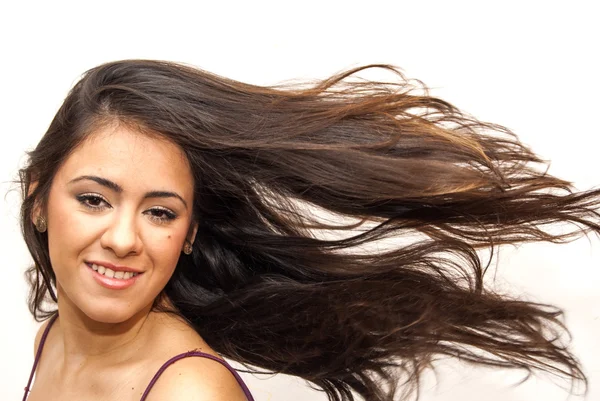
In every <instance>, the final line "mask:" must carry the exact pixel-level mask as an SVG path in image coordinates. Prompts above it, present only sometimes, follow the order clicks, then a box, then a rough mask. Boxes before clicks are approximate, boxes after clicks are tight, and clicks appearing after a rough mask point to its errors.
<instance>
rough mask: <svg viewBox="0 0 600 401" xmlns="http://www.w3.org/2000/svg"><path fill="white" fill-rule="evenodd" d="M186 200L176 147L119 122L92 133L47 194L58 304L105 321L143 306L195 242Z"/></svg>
mask: <svg viewBox="0 0 600 401" xmlns="http://www.w3.org/2000/svg"><path fill="white" fill-rule="evenodd" d="M192 202H193V176H192V172H191V170H190V166H189V164H188V162H187V159H186V158H185V155H184V154H183V152H182V151H181V150H180V149H179V148H178V147H177V146H176V145H174V144H172V143H170V142H167V141H165V140H160V139H157V138H154V137H150V136H146V135H143V134H140V133H137V132H134V131H131V130H129V129H127V128H125V127H124V126H119V127H107V128H105V129H100V130H98V131H97V132H95V133H94V134H92V135H91V136H90V137H89V138H88V139H87V140H86V141H85V142H84V143H83V144H81V145H80V146H79V147H77V148H76V149H75V150H74V152H73V153H72V154H71V155H70V156H69V157H68V159H67V160H66V161H65V163H64V164H63V165H62V167H61V168H60V169H59V170H58V172H57V174H56V176H55V178H54V181H53V183H52V187H51V189H50V194H49V199H48V205H47V222H48V246H49V251H50V260H51V262H52V268H53V269H54V272H55V274H56V280H57V289H58V298H59V308H60V307H61V306H62V305H64V307H65V308H73V309H74V310H75V311H76V312H77V313H79V312H83V313H84V314H85V315H86V316H87V317H89V318H90V319H92V320H95V321H99V322H105V323H117V322H122V321H125V320H127V319H128V318H130V317H132V316H134V315H135V314H136V313H139V312H141V311H143V310H144V309H146V308H148V309H149V307H150V306H151V304H152V302H153V301H154V299H155V298H156V296H157V295H158V294H159V293H160V292H161V290H162V289H163V288H164V286H165V285H166V283H167V281H168V280H169V278H170V277H171V275H172V274H173V271H174V269H175V266H176V264H177V260H178V259H179V257H180V255H181V252H182V248H183V246H184V242H185V240H186V239H188V240H193V236H194V234H195V229H194V228H195V227H192V229H190V227H191V216H192ZM134 273H137V275H134ZM113 275H114V277H111V276H113Z"/></svg>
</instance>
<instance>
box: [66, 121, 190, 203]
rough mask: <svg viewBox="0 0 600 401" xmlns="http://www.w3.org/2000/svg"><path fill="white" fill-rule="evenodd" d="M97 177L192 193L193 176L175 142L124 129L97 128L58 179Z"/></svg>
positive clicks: (70, 159) (121, 183)
mask: <svg viewBox="0 0 600 401" xmlns="http://www.w3.org/2000/svg"><path fill="white" fill-rule="evenodd" d="M80 175H98V176H101V177H103V178H107V179H110V180H112V181H115V182H116V183H118V184H119V185H121V186H123V187H124V189H126V190H127V187H131V188H132V189H134V188H135V187H143V189H145V190H146V189H148V188H149V187H151V188H152V189H178V190H179V191H182V192H184V193H185V194H186V195H188V192H189V195H190V196H191V194H192V193H193V176H192V172H191V169H190V165H189V163H188V160H187V158H186V156H185V154H184V153H183V151H182V150H181V149H180V148H179V147H178V146H177V145H175V144H174V143H172V142H170V141H168V140H166V139H164V138H161V137H159V136H158V135H148V134H145V133H140V132H139V131H135V130H132V129H130V128H127V127H126V126H124V125H117V126H109V127H104V128H100V129H98V130H96V131H94V132H93V133H91V134H90V135H89V136H88V137H87V138H86V139H85V140H84V141H83V142H82V143H81V144H80V145H79V146H77V147H76V148H75V149H74V150H73V152H72V153H71V154H70V155H69V157H68V158H67V160H65V162H64V164H63V165H62V167H61V168H60V170H59V171H58V173H57V176H60V177H61V178H63V179H66V180H70V179H73V178H75V177H76V176H80Z"/></svg>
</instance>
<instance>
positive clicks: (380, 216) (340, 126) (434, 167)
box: [20, 60, 600, 401]
mask: <svg viewBox="0 0 600 401" xmlns="http://www.w3.org/2000/svg"><path fill="white" fill-rule="evenodd" d="M366 69H383V70H387V71H389V72H391V73H393V77H394V78H393V79H390V80H389V82H388V81H385V82H380V81H375V80H364V79H362V80H361V79H358V76H359V75H360V73H362V72H364V70H366ZM115 122H116V123H120V124H129V125H130V126H132V127H136V128H137V129H138V130H139V131H140V132H145V133H148V134H149V135H159V136H161V137H164V138H167V139H168V140H170V141H172V142H173V143H175V144H177V145H178V146H179V147H180V148H181V149H183V151H184V152H185V154H186V156H187V158H188V160H189V163H190V165H191V168H192V171H193V176H194V206H193V210H194V219H195V221H197V222H198V223H199V228H198V233H197V237H196V241H195V243H194V249H193V252H192V254H191V255H190V256H186V255H182V256H181V258H180V260H179V262H178V265H177V268H176V269H175V272H174V274H173V276H172V278H171V279H170V281H169V282H168V284H167V286H166V287H165V288H164V290H163V292H162V293H161V296H160V297H166V298H168V300H169V301H170V302H171V304H172V305H173V306H174V308H175V313H177V314H178V315H180V316H182V317H183V318H185V320H186V321H187V322H188V323H189V324H190V325H191V326H192V327H193V328H194V329H195V330H196V331H197V332H198V333H199V334H200V335H201V336H202V337H203V338H204V339H205V340H206V341H207V343H208V344H209V345H210V346H211V347H212V348H214V349H215V350H216V351H217V352H219V353H220V354H221V355H223V356H225V357H227V358H230V359H232V360H234V361H237V362H240V363H242V364H243V365H244V366H245V367H247V368H251V367H258V368H261V369H264V370H268V371H271V372H276V373H285V374H288V375H294V376H298V377H301V378H303V379H305V380H307V381H309V382H311V383H314V384H315V385H316V386H318V387H319V388H321V389H322V390H324V391H325V393H326V394H327V396H328V398H329V400H332V401H350V400H354V399H355V398H354V395H353V394H354V393H355V394H358V395H360V396H361V397H363V398H364V399H365V400H369V401H389V400H392V399H393V398H394V394H397V393H398V390H402V394H403V395H404V396H406V397H409V396H411V395H416V396H417V397H418V387H419V385H418V384H419V377H420V375H421V373H422V372H423V371H424V369H426V368H429V367H432V366H433V362H434V361H435V359H436V357H439V356H453V357H458V358H460V359H462V360H466V361H469V362H473V363H476V364H483V365H491V366H499V367H507V368H522V369H525V370H526V371H527V372H528V373H531V372H533V371H534V370H542V371H547V372H551V373H554V374H557V375H561V376H564V377H567V378H569V379H570V380H571V382H572V383H575V382H583V384H586V376H585V374H584V373H583V371H582V368H581V365H580V363H579V362H578V360H577V359H576V357H575V356H574V355H573V354H572V353H571V351H570V350H569V349H568V347H567V346H566V345H565V344H564V343H562V342H561V341H559V337H560V336H561V335H563V334H565V333H567V334H568V329H567V328H566V327H565V325H564V323H563V316H562V311H561V310H560V309H558V308H556V307H552V306H550V305H545V304H539V303H534V302H529V301H527V300H523V299H519V298H517V297H512V296H509V295H506V294H500V293H499V292H497V291H496V290H493V289H491V288H488V286H487V285H484V275H485V273H486V270H487V268H488V266H489V265H490V263H489V261H488V263H487V264H486V263H484V261H483V260H482V259H485V258H482V256H481V254H480V251H482V250H488V251H489V250H491V251H492V253H493V252H494V250H496V249H497V247H498V246H500V245H503V244H518V243H524V242H532V241H549V242H555V243H561V242H567V241H570V240H573V239H575V238H578V237H580V236H582V235H585V234H586V233H589V232H596V233H598V232H600V225H599V224H600V215H599V213H598V207H599V205H600V190H598V189H596V190H589V191H584V192H577V191H575V190H574V188H573V186H572V184H571V183H570V182H568V181H564V180H561V179H558V178H555V177H553V176H551V175H549V174H548V173H547V171H546V169H545V168H544V166H545V162H544V161H543V160H541V159H540V158H539V157H538V156H536V155H535V154H534V153H533V152H532V151H531V150H530V149H529V148H528V147H526V146H524V145H523V144H522V143H521V142H520V141H519V140H518V138H517V137H516V136H515V134H514V133H512V132H511V131H510V130H509V129H507V128H505V127H503V126H500V125H496V124H492V123H487V122H482V121H479V120H477V119H475V118H474V117H471V116H469V115H468V114H466V113H464V112H462V111H461V110H459V109H458V108H457V107H455V106H453V105H452V104H451V103H448V102H447V101H444V100H441V99H439V98H436V97H433V96H430V95H429V92H428V89H427V87H426V86H425V85H424V84H423V83H421V82H420V81H416V80H408V79H406V78H405V77H404V76H403V74H402V73H401V71H400V70H399V69H398V68H396V67H393V66H389V65H369V66H364V67H360V68H355V69H352V70H348V71H345V72H342V73H339V74H336V75H334V76H332V77H330V78H328V79H325V80H321V81H315V82H308V83H306V84H287V85H276V86H269V87H261V86H254V85H248V84H244V83H240V82H236V81H234V80H231V79H226V78H223V77H220V76H217V75H214V74H211V73H208V72H205V71H202V70H200V69H197V68H194V67H191V66H187V65H183V64H177V63H172V62H164V61H150V60H125V61H117V62H110V63H106V64H103V65H100V66H98V67H96V68H93V69H91V70H89V71H87V72H86V73H85V74H84V75H83V77H82V78H81V80H80V81H78V82H77V84H76V85H75V86H74V87H73V88H72V90H71V91H70V92H69V94H68V96H67V97H66V99H65V101H64V103H63V104H62V106H61V107H60V109H59V110H58V112H57V114H56V116H55V118H54V119H53V121H52V123H51V124H50V126H49V128H48V131H47V132H46V134H45V135H44V136H43V138H42V139H41V141H40V142H39V144H38V145H37V147H36V148H35V149H34V150H33V151H31V152H29V158H28V162H27V164H26V166H25V167H24V168H23V169H22V170H20V177H21V185H22V193H23V198H24V200H23V204H22V209H21V218H22V220H21V224H22V231H23V235H24V238H25V241H26V243H27V246H28V248H29V250H30V252H31V254H32V256H33V260H34V262H35V263H34V265H33V266H32V267H31V268H29V269H28V271H27V274H28V279H29V282H30V284H31V287H30V288H31V291H30V295H29V307H30V310H31V312H32V314H33V315H34V317H35V318H36V319H37V320H41V319H44V318H47V317H48V316H50V315H52V314H54V313H56V311H55V305H54V302H56V294H55V290H54V289H55V286H56V278H55V275H54V273H53V270H52V266H51V263H50V258H49V254H48V243H47V234H46V233H39V232H37V231H36V230H35V229H34V225H33V224H32V219H31V216H32V212H33V210H34V208H35V207H41V208H42V210H43V208H44V207H45V204H46V200H47V197H48V192H49V189H50V186H51V184H52V179H53V177H54V175H55V174H56V171H57V169H58V168H59V167H60V165H61V163H62V162H63V161H64V160H65V158H66V157H68V155H69V154H70V153H71V152H72V151H73V150H74V149H75V148H76V147H77V146H78V145H79V144H80V143H81V142H82V141H83V140H84V139H85V138H86V137H87V136H89V135H91V134H93V133H94V131H95V129H96V128H98V127H100V126H102V125H103V124H110V123H115ZM32 183H35V185H33V186H32ZM315 210H317V211H318V210H320V211H321V212H323V211H324V212H327V213H329V214H333V215H335V216H336V217H337V220H336V222H331V221H328V220H327V219H324V218H323V217H322V213H321V215H320V214H318V213H317V214H315V213H314V211H315ZM559 222H567V223H571V224H568V225H567V227H569V229H568V230H563V231H562V232H560V233H557V232H555V231H556V230H551V229H550V228H551V227H552V225H553V224H554V223H559ZM321 233H329V234H332V233H333V234H335V235H329V236H328V237H327V236H323V235H321ZM395 238H398V239H400V238H404V239H409V240H402V241H400V240H398V241H396V242H393V241H392V240H393V239H395ZM383 240H386V244H387V246H386V248H385V249H380V248H377V246H376V245H378V244H380V242H379V241H383ZM390 244H393V246H390ZM490 260H491V259H490ZM161 299H162V298H161ZM46 302H49V303H50V305H48V304H47V303H46ZM155 308H156V309H158V310H162V309H161V307H160V306H159V302H155ZM164 311H167V310H164ZM253 371H255V372H258V370H256V369H253Z"/></svg>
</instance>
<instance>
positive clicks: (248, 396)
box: [23, 314, 254, 401]
mask: <svg viewBox="0 0 600 401" xmlns="http://www.w3.org/2000/svg"><path fill="white" fill-rule="evenodd" d="M57 317H58V314H56V315H54V316H53V317H52V318H51V319H50V322H49V323H48V326H46V329H45V330H44V333H43V334H42V338H41V340H40V345H39V346H38V350H37V353H36V355H35V360H34V362H33V368H32V369H31V374H30V375H29V381H28V382H27V386H26V387H25V394H24V395H23V401H25V400H27V396H28V395H29V391H30V390H29V389H30V388H31V382H32V381H33V375H34V374H35V369H36V368H37V365H38V362H39V361H40V356H41V355H42V349H43V348H44V343H45V342H46V337H48V332H49V331H50V327H52V325H53V324H54V322H55V321H56V318H57ZM190 356H199V357H202V358H209V359H212V360H213V361H216V362H219V363H220V364H221V365H223V366H225V367H226V368H227V369H228V370H229V371H230V372H231V373H232V374H233V376H234V377H235V379H236V380H237V382H238V384H239V385H240V387H241V388H242V390H243V391H244V394H245V395H246V399H247V400H248V401H254V398H253V397H252V394H250V390H249V389H248V387H247V386H246V384H245V383H244V381H243V380H242V378H241V377H240V375H239V374H238V373H237V372H236V371H235V369H233V368H232V367H231V366H230V365H229V364H228V363H227V362H226V361H225V360H223V359H220V358H217V357H216V356H214V355H210V354H207V353H204V352H200V351H188V352H184V353H183V354H179V355H175V356H174V357H173V358H171V359H169V360H168V361H167V362H165V363H164V364H163V365H162V366H161V367H160V369H158V371H157V372H156V374H155V375H154V377H153V378H152V380H150V383H148V386H147V387H146V390H145V391H144V394H142V398H140V401H145V400H146V397H147V396H148V394H149V393H150V390H151V389H152V386H154V384H155V383H156V381H157V380H158V378H159V377H160V375H161V374H162V373H163V372H164V371H165V369H167V367H169V365H171V364H173V363H175V362H177V361H178V360H180V359H183V358H187V357H190Z"/></svg>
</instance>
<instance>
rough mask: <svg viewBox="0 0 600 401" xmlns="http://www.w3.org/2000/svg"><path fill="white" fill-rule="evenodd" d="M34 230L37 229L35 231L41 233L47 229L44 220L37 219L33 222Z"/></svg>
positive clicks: (41, 218)
mask: <svg viewBox="0 0 600 401" xmlns="http://www.w3.org/2000/svg"><path fill="white" fill-rule="evenodd" d="M35 228H37V230H38V231H39V232H41V233H43V232H45V231H46V230H47V229H48V226H47V224H46V219H44V218H43V217H38V218H37V219H36V221H35Z"/></svg>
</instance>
